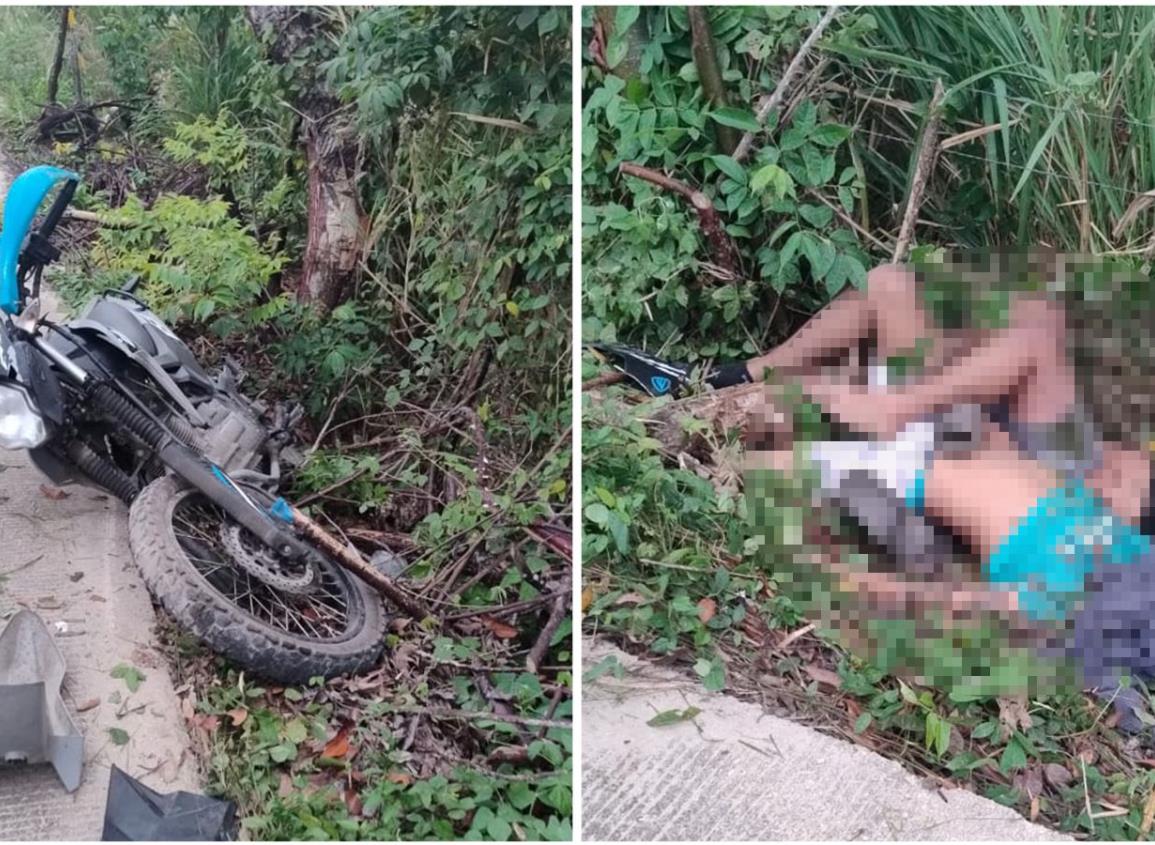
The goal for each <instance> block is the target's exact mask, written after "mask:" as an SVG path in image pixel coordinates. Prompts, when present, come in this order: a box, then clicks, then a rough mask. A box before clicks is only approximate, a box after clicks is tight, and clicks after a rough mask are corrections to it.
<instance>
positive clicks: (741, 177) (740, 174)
mask: <svg viewBox="0 0 1155 845" xmlns="http://www.w3.org/2000/svg"><path fill="white" fill-rule="evenodd" d="M710 161H712V162H714V164H715V165H716V166H717V167H718V169H719V170H721V171H722V172H723V173H725V174H726V175H727V176H729V177H730V178H731V179H733V180H734V181H735V182H737V183H738V184H739V185H745V184H746V168H744V167H743V166H742V165H740V164H739V163H738V162H736V161H734V159H732V158H731V157H730V156H727V155H715V156H710Z"/></svg>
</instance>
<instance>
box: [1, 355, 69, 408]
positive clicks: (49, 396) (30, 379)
mask: <svg viewBox="0 0 1155 845" xmlns="http://www.w3.org/2000/svg"><path fill="white" fill-rule="evenodd" d="M9 351H10V354H11V358H12V361H13V363H14V364H15V365H16V373H17V374H18V375H19V377H20V383H21V384H23V385H24V386H25V387H26V388H28V392H29V393H31V394H32V399H33V400H34V401H35V403H36V407H37V408H38V409H39V411H40V415H41V416H42V417H44V418H45V419H47V420H51V421H52V422H54V423H56V424H57V425H63V424H64V391H63V390H62V389H61V387H60V380H59V379H58V378H57V377H56V373H54V372H53V371H52V368H51V365H50V363H49V362H48V361H47V360H46V359H45V358H44V356H43V355H42V354H41V353H40V352H38V351H37V350H36V347H35V346H33V345H32V344H31V343H29V342H28V341H26V340H20V339H17V340H14V341H13V342H12V345H11V347H10V350H9Z"/></svg>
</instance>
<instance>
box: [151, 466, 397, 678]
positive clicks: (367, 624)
mask: <svg viewBox="0 0 1155 845" xmlns="http://www.w3.org/2000/svg"><path fill="white" fill-rule="evenodd" d="M188 489H189V488H188V487H187V485H185V484H183V483H182V482H181V481H180V480H179V479H178V478H176V477H174V476H165V477H164V478H160V479H157V480H156V481H154V482H152V483H151V484H149V485H148V486H147V487H146V488H145V489H144V490H143V491H142V492H141V493H140V495H139V496H137V498H136V500H135V501H134V502H133V505H132V509H131V511H130V512H129V544H130V546H131V547H132V553H133V556H134V557H135V558H136V563H137V566H138V567H139V568H140V572H141V575H142V576H143V577H144V581H145V583H146V584H147V585H148V588H149V590H150V591H151V592H152V594H153V596H155V597H156V598H157V599H158V600H159V601H160V603H161V604H162V605H164V608H165V610H167V611H168V612H169V613H170V614H171V615H172V616H173V618H174V619H176V621H177V623H178V624H179V625H181V626H182V627H183V628H185V629H186V630H187V631H189V632H190V633H192V634H193V635H194V636H196V637H198V638H199V639H200V640H202V641H203V642H204V643H205V644H206V645H208V646H209V647H210V648H211V649H213V651H215V652H217V653H219V654H222V655H224V656H225V657H227V658H228V659H229V660H230V661H232V662H233V663H234V664H236V665H237V666H238V667H240V668H243V669H245V670H246V671H247V672H249V673H251V674H254V675H257V676H259V677H262V678H266V679H268V680H270V681H274V682H277V683H282V684H301V683H305V682H307V681H308V680H309V679H310V678H313V677H316V676H318V675H319V676H323V677H325V678H332V677H335V676H337V675H344V674H348V673H352V672H358V671H363V670H365V669H368V668H370V667H371V666H373V665H374V664H375V663H376V662H377V659H378V658H379V656H380V654H381V651H382V648H383V642H384V639H385V626H386V623H387V618H386V614H385V608H384V606H383V604H382V600H381V596H380V595H379V594H378V593H377V592H376V591H375V590H373V589H372V588H371V587H370V586H369V585H367V584H366V583H365V582H363V581H361V580H360V579H358V578H356V577H355V576H353V575H352V574H351V573H344V576H345V577H346V578H347V579H348V581H349V583H350V586H351V590H350V592H351V595H352V598H353V599H354V602H355V604H356V606H355V607H354V606H350V607H349V608H348V612H349V614H350V620H351V624H350V626H349V627H350V631H349V634H348V636H347V637H346V638H345V639H343V640H340V641H318V640H310V639H306V638H303V637H297V636H294V635H292V634H290V633H288V632H286V631H282V630H279V629H277V628H274V627H272V626H270V625H268V624H267V623H265V622H262V621H261V620H260V619H257V618H256V617H254V616H252V615H250V614H248V613H246V612H245V611H244V610H242V609H241V608H239V607H237V606H235V605H234V604H232V603H231V602H229V601H228V600H227V599H226V598H225V597H224V596H222V595H220V594H219V593H217V592H216V591H215V590H214V589H212V588H211V587H210V586H209V585H208V582H207V581H205V579H204V577H203V576H202V575H201V573H200V572H199V571H198V570H197V569H196V567H195V566H193V564H192V563H191V562H190V561H189V559H188V557H187V555H186V553H185V551H184V550H183V549H182V548H181V546H180V544H179V543H178V542H177V538H176V534H175V533H174V531H173V528H172V514H173V511H174V509H175V508H176V506H177V503H178V501H179V500H180V495H181V494H182V493H185V492H186V491H187V490H188Z"/></svg>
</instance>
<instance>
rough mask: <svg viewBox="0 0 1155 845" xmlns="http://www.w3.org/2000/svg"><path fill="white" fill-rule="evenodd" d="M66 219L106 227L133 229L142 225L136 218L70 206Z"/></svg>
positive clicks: (66, 211)
mask: <svg viewBox="0 0 1155 845" xmlns="http://www.w3.org/2000/svg"><path fill="white" fill-rule="evenodd" d="M64 219H65V220H80V221H82V222H84V223H95V224H96V225H97V226H102V227H104V228H105V229H132V228H133V227H135V226H138V225H140V224H139V223H137V222H136V221H135V220H125V219H123V218H119V217H109V216H107V215H105V214H97V213H96V212H95V211H81V210H80V209H79V208H69V209H66V210H65V212H64Z"/></svg>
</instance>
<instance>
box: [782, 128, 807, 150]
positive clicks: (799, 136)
mask: <svg viewBox="0 0 1155 845" xmlns="http://www.w3.org/2000/svg"><path fill="white" fill-rule="evenodd" d="M805 143H806V133H805V132H803V131H802V130H800V129H799V128H798V127H796V126H791V127H790V128H789V129H787V130H786V131H785V132H783V133H782V137H781V138H780V139H779V141H778V149H780V150H782V152H784V153H788V152H790V151H791V150H796V149H798V148H799V147H801V146H802V145H803V144H805Z"/></svg>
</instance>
